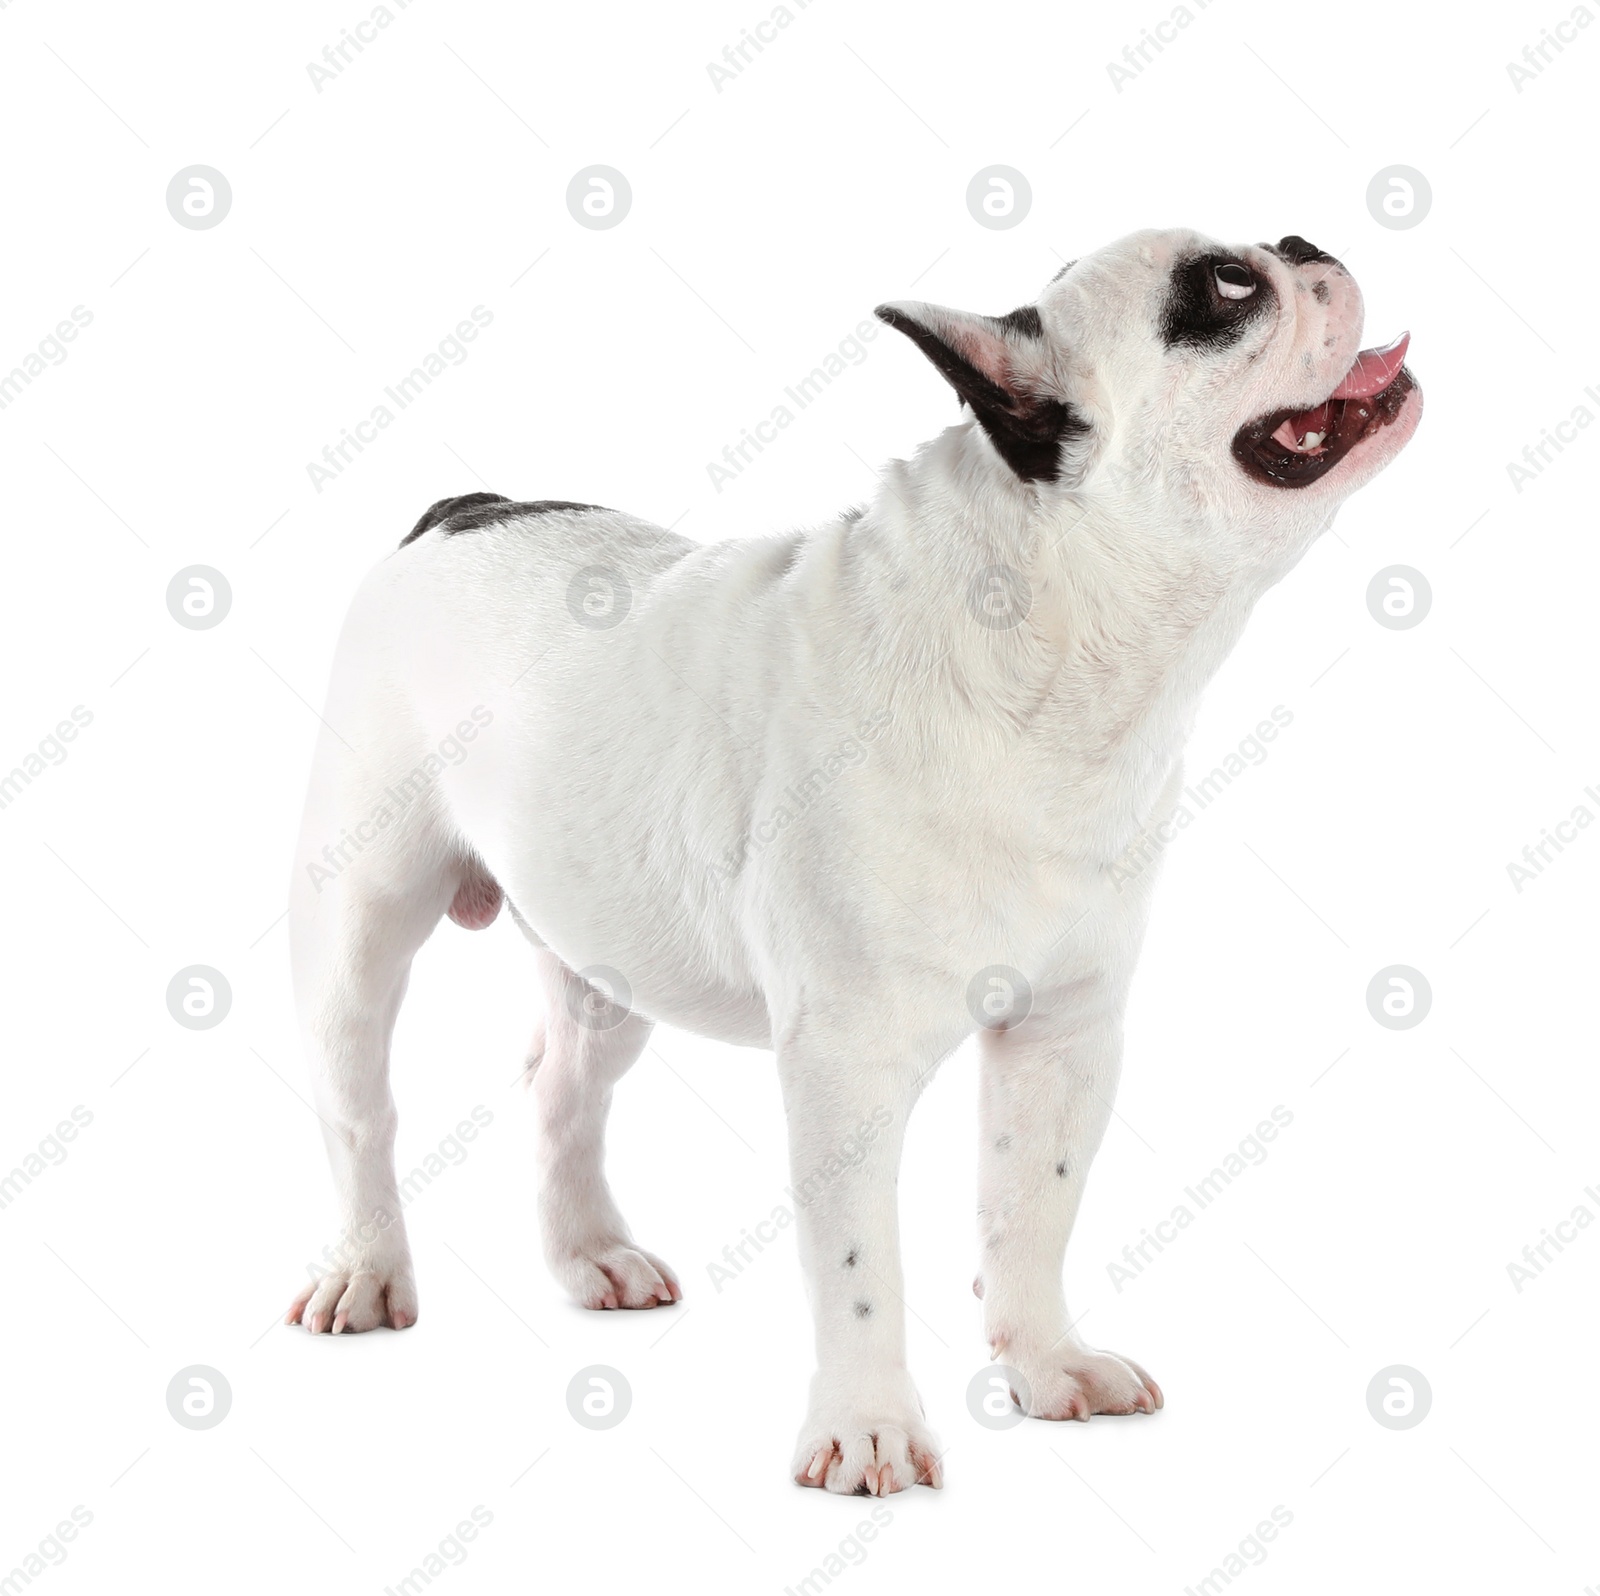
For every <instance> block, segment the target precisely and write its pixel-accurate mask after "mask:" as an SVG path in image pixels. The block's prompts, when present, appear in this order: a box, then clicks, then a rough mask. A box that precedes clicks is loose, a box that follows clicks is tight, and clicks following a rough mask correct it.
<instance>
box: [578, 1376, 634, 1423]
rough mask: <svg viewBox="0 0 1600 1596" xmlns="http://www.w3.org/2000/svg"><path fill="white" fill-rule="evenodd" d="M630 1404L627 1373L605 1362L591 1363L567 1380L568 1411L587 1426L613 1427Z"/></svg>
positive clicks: (630, 1392) (631, 1404) (631, 1389)
mask: <svg viewBox="0 0 1600 1596" xmlns="http://www.w3.org/2000/svg"><path fill="white" fill-rule="evenodd" d="M632 1408H633V1387H632V1386H631V1385H629V1384H628V1377H627V1376H626V1375H625V1374H624V1373H623V1372H622V1371H621V1370H620V1369H613V1368H612V1367H611V1366H610V1364H607V1363H591V1364H590V1365H589V1367H588V1368H586V1369H579V1370H578V1372H577V1373H576V1374H575V1375H573V1377H572V1378H571V1379H570V1380H568V1381H567V1412H568V1413H570V1414H571V1415H572V1417H573V1419H574V1421H575V1422H576V1423H578V1424H581V1425H582V1426H583V1427H584V1429H586V1430H614V1429H615V1428H616V1427H617V1426H618V1425H619V1424H621V1423H622V1421H623V1420H624V1419H625V1418H627V1416H628V1414H629V1412H630V1411H631V1410H632Z"/></svg>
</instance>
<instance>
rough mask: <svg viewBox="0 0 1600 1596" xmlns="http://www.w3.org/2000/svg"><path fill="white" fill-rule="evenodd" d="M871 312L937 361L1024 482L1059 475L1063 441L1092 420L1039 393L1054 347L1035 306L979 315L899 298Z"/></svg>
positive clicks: (1086, 427) (1053, 478)
mask: <svg viewBox="0 0 1600 1596" xmlns="http://www.w3.org/2000/svg"><path fill="white" fill-rule="evenodd" d="M873 314H874V315H876V316H877V318H878V319H879V320H880V321H882V322H886V323H887V324H888V325H889V326H891V327H893V328H895V329H897V330H898V331H900V332H903V333H904V334H905V335H906V336H907V337H908V338H910V339H911V341H912V342H913V343H915V344H916V345H917V347H918V348H919V349H921V351H922V352H923V354H925V355H926V356H927V357H928V359H929V360H931V361H932V362H933V363H934V365H935V366H936V367H937V368H938V370H939V373H940V375H941V376H942V377H943V378H944V379H945V381H946V382H948V383H949V384H950V386H951V387H952V388H954V389H955V391H956V392H957V393H958V394H960V396H961V398H962V400H963V402H964V403H966V404H968V405H970V406H971V407H972V413H973V415H974V416H976V417H977V420H978V424H979V426H981V427H982V428H983V430H984V431H985V432H986V433H987V434H988V437H989V441H990V442H991V443H992V444H993V445H994V447H995V450H996V452H997V453H998V454H999V455H1000V458H1001V459H1002V460H1004V461H1005V463H1006V464H1007V465H1008V466H1010V467H1011V469H1012V470H1013V471H1015V472H1016V474H1017V475H1018V476H1019V477H1020V478H1021V479H1022V480H1023V481H1024V482H1055V481H1058V480H1059V479H1060V477H1061V474H1062V460H1061V446H1062V444H1063V443H1064V442H1066V441H1068V440H1070V439H1072V438H1075V437H1080V436H1082V435H1083V434H1085V433H1087V432H1088V431H1089V423H1088V422H1087V421H1086V420H1085V419H1084V417H1083V416H1082V415H1080V414H1079V413H1078V412H1077V411H1076V410H1075V409H1074V408H1073V407H1072V405H1070V404H1069V403H1067V402H1066V401H1065V400H1063V399H1057V398H1053V397H1052V396H1051V395H1049V394H1047V393H1044V392H1042V391H1041V379H1042V378H1043V376H1044V373H1045V372H1046V370H1047V369H1048V367H1049V364H1050V346H1049V344H1048V342H1047V341H1046V339H1045V336H1044V326H1043V324H1042V323H1041V321H1040V319H1039V312H1038V310H1037V309H1036V308H1035V307H1034V306H1032V305H1024V306H1022V307H1021V309H1019V310H1013V311H1011V312H1010V313H1009V314H1008V315H1005V316H978V315H972V314H969V313H968V312H966V311H962V310H947V309H946V308H945V307H944V306H943V305H927V304H923V303H921V302H920V301H915V300H899V301H896V302H893V303H891V304H887V305H879V306H878V308H877V310H876V311H874V312H873Z"/></svg>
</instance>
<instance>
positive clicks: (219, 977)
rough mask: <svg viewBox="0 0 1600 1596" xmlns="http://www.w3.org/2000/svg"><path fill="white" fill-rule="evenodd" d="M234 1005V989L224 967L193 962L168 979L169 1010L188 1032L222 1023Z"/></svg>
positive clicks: (204, 1029)
mask: <svg viewBox="0 0 1600 1596" xmlns="http://www.w3.org/2000/svg"><path fill="white" fill-rule="evenodd" d="M232 1007H233V988H232V986H230V985H229V984H228V978H227V976H225V975H224V974H223V973H222V971H221V970H213V969H212V968H211V966H210V965H209V964H190V965H186V966H185V967H184V968H183V969H181V970H179V971H178V973H177V974H176V975H175V976H173V978H172V979H171V980H170V981H168V982H167V1013H169V1014H170V1015H171V1016H172V1017H173V1019H175V1020H176V1021H177V1022H178V1024H179V1025H181V1026H182V1027H183V1028H184V1029H185V1030H186V1031H209V1030H210V1029H211V1027H212V1026H213V1025H221V1024H222V1022H223V1021H224V1020H225V1019H227V1017H228V1010H229V1009H231V1008H232Z"/></svg>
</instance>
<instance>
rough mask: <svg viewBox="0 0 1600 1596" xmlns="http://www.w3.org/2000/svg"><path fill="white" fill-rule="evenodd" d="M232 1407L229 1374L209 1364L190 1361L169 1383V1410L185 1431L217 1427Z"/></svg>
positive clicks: (231, 1389) (231, 1388)
mask: <svg viewBox="0 0 1600 1596" xmlns="http://www.w3.org/2000/svg"><path fill="white" fill-rule="evenodd" d="M232 1407H233V1387H232V1386H231V1385H229V1384H228V1377H227V1376H226V1375H225V1374H223V1372H222V1371H221V1370H220V1369H213V1368H212V1367H211V1366H210V1364H208V1363H191V1364H190V1365H189V1367H188V1368H186V1369H179V1370H178V1372H177V1373H176V1374H175V1375H173V1377H172V1378H171V1379H170V1380H169V1381H168V1382H167V1412H168V1413H170V1414H171V1415H172V1417H173V1419H174V1420H175V1421H176V1422H177V1423H179V1424H181V1425H182V1426H183V1427H184V1429H186V1430H214V1429H216V1427H217V1426H218V1425H219V1424H221V1423H222V1421H223V1420H224V1419H225V1418H227V1416H228V1413H229V1411H230V1410H231V1409H232Z"/></svg>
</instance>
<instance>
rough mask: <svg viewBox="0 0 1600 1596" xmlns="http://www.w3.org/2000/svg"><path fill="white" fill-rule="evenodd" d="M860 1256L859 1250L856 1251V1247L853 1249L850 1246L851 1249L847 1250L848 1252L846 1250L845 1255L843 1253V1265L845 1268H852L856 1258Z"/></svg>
mask: <svg viewBox="0 0 1600 1596" xmlns="http://www.w3.org/2000/svg"><path fill="white" fill-rule="evenodd" d="M860 1256H861V1254H860V1253H859V1252H857V1251H856V1249H855V1248H854V1247H852V1248H851V1249H850V1250H849V1252H847V1253H846V1254H845V1255H844V1266H845V1268H846V1269H854V1268H855V1266H856V1260H857V1259H858V1258H859V1257H860Z"/></svg>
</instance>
